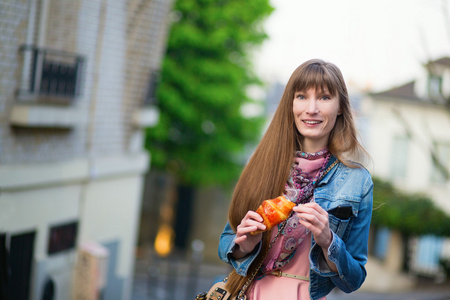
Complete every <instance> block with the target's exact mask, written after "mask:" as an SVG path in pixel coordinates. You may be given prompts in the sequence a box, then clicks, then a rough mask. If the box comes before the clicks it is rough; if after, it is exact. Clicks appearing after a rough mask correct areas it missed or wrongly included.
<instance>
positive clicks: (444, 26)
mask: <svg viewBox="0 0 450 300" xmlns="http://www.w3.org/2000/svg"><path fill="white" fill-rule="evenodd" d="M449 5H450V3H449V1H448V0H408V1H407V0H396V1H388V0H378V1H356V0H346V1H342V0H339V1H336V0H334V1H331V0H319V1H302V0H272V1H269V0H247V1H237V0H0V300H6V299H8V300H9V299H14V300H21V299H24V300H25V299H26V300H28V299H33V300H35V299H36V300H37V299H46V300H47V299H106V300H110V299H193V298H195V295H196V294H197V293H199V292H201V291H204V290H207V289H208V288H209V287H210V286H211V284H212V283H213V281H214V280H218V279H220V278H222V277H223V276H225V275H226V274H227V273H228V272H229V271H230V268H229V267H228V266H226V265H224V264H223V263H222V262H220V261H219V259H218V257H217V246H218V240H219V236H220V233H221V232H222V229H223V227H224V226H225V223H226V222H227V212H228V205H229V203H230V199H231V195H232V192H233V186H234V184H235V183H236V181H237V179H238V178H239V174H240V171H241V170H242V168H243V166H244V164H245V163H246V161H247V160H248V158H249V156H250V155H251V153H252V151H253V150H254V148H255V146H256V145H257V143H258V141H259V139H260V138H261V136H262V134H263V133H264V130H265V128H266V126H267V125H268V123H269V122H270V120H271V118H272V115H273V113H274V112H275V110H276V107H277V105H278V102H279V99H280V97H281V94H282V92H283V89H284V85H285V83H286V82H287V80H288V78H289V76H290V74H291V73H292V72H293V70H294V69H295V68H296V67H297V66H298V65H300V64H301V63H302V62H304V61H306V60H308V59H311V58H322V59H324V60H326V61H331V62H333V63H335V64H336V65H338V66H339V67H340V68H341V70H342V72H343V74H344V77H345V79H346V82H347V85H348V88H349V92H350V99H351V102H352V105H353V108H354V111H355V115H356V120H357V125H358V129H359V132H360V139H361V142H362V144H363V145H364V147H365V148H366V149H367V151H368V152H369V153H370V155H371V160H370V161H366V162H365V164H366V167H367V168H368V170H369V171H370V172H371V174H372V175H373V177H374V183H375V188H374V212H373V219H372V225H371V233H370V244H369V248H370V253H369V261H368V264H367V271H368V277H367V280H366V282H365V283H364V285H363V286H362V288H361V290H360V291H358V292H356V293H354V294H352V295H349V296H347V295H345V296H343V295H342V294H340V293H339V292H337V291H335V292H332V294H330V296H329V297H328V299H329V300H333V299H334V300H337V299H427V300H429V299H450V288H449V286H450V285H449V280H450V277H449V276H450V239H449V237H450V8H449Z"/></svg>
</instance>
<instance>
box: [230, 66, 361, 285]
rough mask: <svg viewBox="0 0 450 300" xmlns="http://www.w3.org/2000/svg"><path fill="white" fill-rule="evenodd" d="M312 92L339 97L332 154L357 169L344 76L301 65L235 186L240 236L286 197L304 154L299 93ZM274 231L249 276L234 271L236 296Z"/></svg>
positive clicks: (233, 210) (233, 213)
mask: <svg viewBox="0 0 450 300" xmlns="http://www.w3.org/2000/svg"><path fill="white" fill-rule="evenodd" d="M309 88H315V89H322V90H323V89H325V88H326V89H327V90H328V91H329V92H330V93H331V94H332V95H338V97H339V105H340V111H341V114H339V115H338V116H337V118H336V123H335V125H334V128H333V130H332V131H331V133H330V138H329V142H328V149H329V150H330V152H331V153H332V154H333V155H334V156H335V157H336V158H337V159H339V160H340V161H341V162H343V163H344V164H345V165H348V166H350V167H354V165H353V164H352V163H351V162H350V161H349V160H348V157H350V156H353V155H354V154H355V153H359V152H364V153H365V151H364V149H363V148H362V146H361V145H360V143H359V142H358V139H357V131H356V127H355V124H354V121H353V115H352V110H351V107H350V102H349V98H348V92H347V87H346V85H345V82H344V78H343V76H342V73H341V71H340V70H339V68H338V67H337V66H335V65H334V64H332V63H329V62H325V61H323V60H320V59H313V60H309V61H306V62H304V63H303V64H301V65H300V66H299V67H298V68H297V69H296V70H295V71H294V72H293V73H292V75H291V77H290V79H289V81H288V83H287V85H286V87H285V89H284V93H283V95H282V97H281V101H280V103H279V105H278V108H277V110H276V112H275V115H274V117H273V119H272V122H271V123H270V125H269V127H268V129H267V131H266V133H265V134H264V136H263V137H262V139H261V141H260V143H259V145H258V147H257V148H256V150H255V152H254V153H253V155H252V157H251V158H250V160H249V162H248V164H247V165H246V166H245V168H244V170H243V171H242V174H241V176H240V178H239V180H238V182H237V184H236V187H235V190H234V193H233V197H232V200H231V204H230V208H229V212H228V218H229V222H230V225H231V227H232V228H233V230H234V231H236V227H237V226H238V225H239V224H240V222H241V220H242V219H243V218H244V216H245V214H246V213H247V212H248V211H249V210H252V211H255V210H256V209H257V208H258V206H259V205H260V204H261V202H262V201H264V200H265V199H272V198H276V197H278V196H279V195H281V194H282V193H283V192H284V186H285V183H286V181H287V179H288V177H289V172H290V168H291V165H292V163H293V154H294V152H295V151H296V150H301V149H302V140H303V138H302V136H301V134H300V133H299V132H298V130H297V127H296V126H295V121H294V115H293V110H292V108H293V106H292V105H293V100H294V94H295V93H296V92H297V91H306V90H308V89H309ZM269 238H270V232H265V233H264V234H263V246H262V249H261V251H260V253H259V256H258V257H257V259H256V260H255V261H254V262H253V263H252V265H251V266H250V269H249V271H248V273H247V277H243V276H240V275H238V274H237V273H236V272H233V273H232V274H231V275H230V276H229V279H228V282H227V285H228V287H229V288H230V290H232V291H235V292H237V291H239V290H240V289H241V288H242V286H243V285H244V284H245V282H246V280H247V278H248V276H250V275H251V274H252V273H253V272H254V271H255V268H256V266H257V264H258V262H260V260H261V259H263V256H264V255H265V253H266V251H267V248H268V244H269V242H270V240H269Z"/></svg>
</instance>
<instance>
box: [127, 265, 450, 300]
mask: <svg viewBox="0 0 450 300" xmlns="http://www.w3.org/2000/svg"><path fill="white" fill-rule="evenodd" d="M197 266H198V267H197ZM367 271H368V276H367V279H366V282H365V283H364V284H363V286H362V287H361V289H360V290H358V291H356V292H354V293H351V294H345V293H343V292H341V291H339V290H337V289H335V290H333V291H332V292H331V293H330V294H329V295H328V296H327V300H356V299H358V300H380V299H386V300H402V299H405V300H450V282H447V283H442V284H436V283H434V282H433V281H431V280H417V279H412V278H411V277H408V276H405V275H400V274H390V273H388V272H386V271H385V270H383V269H382V268H381V267H379V266H378V265H377V264H376V261H370V260H369V263H368V264H367ZM229 272H230V268H229V267H228V266H226V265H224V264H207V263H201V264H197V265H195V264H190V263H189V261H187V260H183V259H181V258H178V259H172V260H171V261H170V262H169V260H165V259H157V260H153V262H152V263H150V261H149V259H142V258H141V259H137V260H136V265H135V277H134V282H133V294H132V298H131V299H132V300H169V299H170V300H173V299H176V300H185V299H186V300H193V299H195V295H196V294H197V293H199V292H201V291H206V290H208V289H209V288H210V287H211V285H212V284H213V282H214V280H216V279H219V278H223V277H224V276H225V275H226V274H228V273H229ZM280 300H281V299H280Z"/></svg>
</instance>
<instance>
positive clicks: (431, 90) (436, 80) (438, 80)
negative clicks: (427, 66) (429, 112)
mask: <svg viewBox="0 0 450 300" xmlns="http://www.w3.org/2000/svg"><path fill="white" fill-rule="evenodd" d="M428 95H429V96H430V98H431V99H434V100H435V99H439V98H441V97H442V77H441V76H438V75H435V74H430V75H429V77H428Z"/></svg>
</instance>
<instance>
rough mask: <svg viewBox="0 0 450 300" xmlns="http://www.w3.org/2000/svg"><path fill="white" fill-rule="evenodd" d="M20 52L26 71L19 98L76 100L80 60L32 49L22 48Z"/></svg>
mask: <svg viewBox="0 0 450 300" xmlns="http://www.w3.org/2000/svg"><path fill="white" fill-rule="evenodd" d="M20 50H21V52H22V53H23V57H24V64H25V67H24V70H26V71H25V72H24V74H23V76H24V78H23V79H24V82H25V84H24V85H23V87H22V89H21V90H20V92H21V93H22V94H29V95H39V96H55V97H62V98H69V99H73V98H76V97H77V96H79V94H80V87H81V80H82V71H83V65H84V61H85V59H84V57H83V56H81V55H77V54H74V53H70V52H66V51H58V50H53V49H47V48H40V47H36V46H32V45H24V46H22V47H21V48H20ZM27 64H28V65H27Z"/></svg>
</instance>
